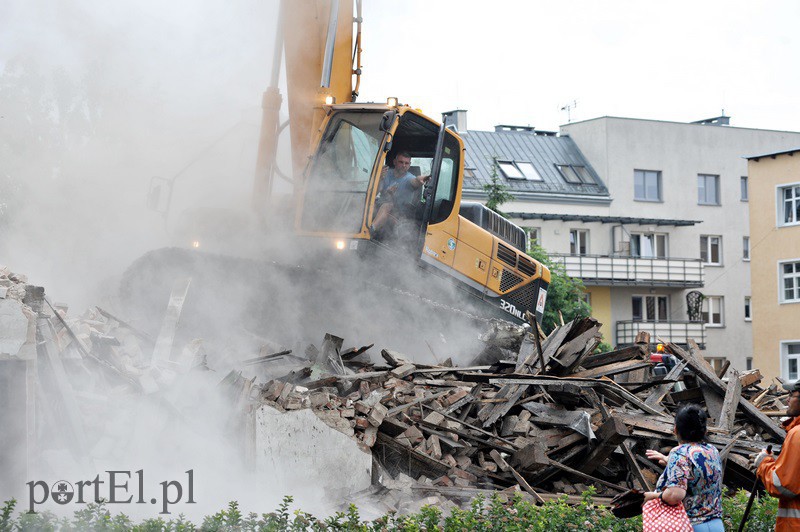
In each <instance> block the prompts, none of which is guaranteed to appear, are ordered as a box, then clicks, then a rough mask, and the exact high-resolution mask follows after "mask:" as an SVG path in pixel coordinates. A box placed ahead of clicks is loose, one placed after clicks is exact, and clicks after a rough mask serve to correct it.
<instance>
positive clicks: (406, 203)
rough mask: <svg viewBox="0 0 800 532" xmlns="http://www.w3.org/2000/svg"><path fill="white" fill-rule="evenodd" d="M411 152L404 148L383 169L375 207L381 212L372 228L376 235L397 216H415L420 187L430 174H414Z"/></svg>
mask: <svg viewBox="0 0 800 532" xmlns="http://www.w3.org/2000/svg"><path fill="white" fill-rule="evenodd" d="M410 167H411V155H410V154H409V153H408V152H405V151H401V152H400V153H398V154H397V155H396V156H395V158H394V166H393V167H392V168H389V167H388V166H387V167H385V168H384V169H383V172H382V175H381V185H380V189H379V191H378V200H377V202H376V204H375V205H376V207H377V209H378V213H377V214H376V215H375V218H374V219H373V220H372V225H371V226H370V228H369V232H370V235H371V236H372V237H373V238H380V237H381V236H382V235H383V234H384V232H385V231H386V230H387V229H388V228H389V227H391V226H392V225H393V224H394V223H395V222H396V221H397V217H398V216H412V215H413V211H414V209H415V207H416V203H417V201H416V200H417V199H418V196H419V188H420V187H421V186H423V185H424V184H425V183H427V182H428V180H429V179H430V178H431V176H429V175H426V176H419V177H417V176H415V175H414V174H412V173H411V172H409V171H408V170H409V168H410Z"/></svg>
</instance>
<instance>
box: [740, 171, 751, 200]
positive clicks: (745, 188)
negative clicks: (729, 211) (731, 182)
mask: <svg viewBox="0 0 800 532" xmlns="http://www.w3.org/2000/svg"><path fill="white" fill-rule="evenodd" d="M739 195H740V196H741V198H740V201H744V202H748V201H750V182H749V180H748V179H747V176H746V175H743V176H741V177H740V178H739Z"/></svg>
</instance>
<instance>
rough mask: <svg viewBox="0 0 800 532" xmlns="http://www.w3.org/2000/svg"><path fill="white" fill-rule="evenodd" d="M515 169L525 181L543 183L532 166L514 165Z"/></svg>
mask: <svg viewBox="0 0 800 532" xmlns="http://www.w3.org/2000/svg"><path fill="white" fill-rule="evenodd" d="M516 164H517V168H519V169H520V171H521V172H522V175H524V176H525V179H529V180H531V181H543V179H542V176H540V175H539V172H537V171H536V168H534V166H533V164H531V163H519V162H518V163H516Z"/></svg>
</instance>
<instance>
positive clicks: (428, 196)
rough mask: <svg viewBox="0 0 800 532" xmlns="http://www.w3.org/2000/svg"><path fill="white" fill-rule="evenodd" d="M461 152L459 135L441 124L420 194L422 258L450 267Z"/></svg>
mask: <svg viewBox="0 0 800 532" xmlns="http://www.w3.org/2000/svg"><path fill="white" fill-rule="evenodd" d="M461 153H462V147H461V143H460V141H459V139H458V137H456V136H455V135H454V134H453V133H452V132H451V131H449V130H448V129H446V128H445V126H444V124H442V126H441V127H440V128H439V134H438V137H437V141H436V151H435V154H434V159H433V164H432V166H431V179H430V181H429V182H428V184H427V185H426V187H425V190H424V194H423V202H424V211H423V216H422V227H421V232H420V241H421V242H420V249H421V252H422V257H426V256H427V257H428V258H430V257H432V258H433V259H435V260H436V261H437V262H439V263H442V264H443V265H445V266H450V267H452V265H453V259H454V257H455V249H456V242H457V236H458V213H457V212H455V213H454V212H453V211H454V208H455V206H456V205H457V204H458V203H459V202H460V197H459V190H460V186H459V184H460V183H459V177H460V176H461V166H462V157H461Z"/></svg>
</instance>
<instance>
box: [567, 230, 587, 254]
mask: <svg viewBox="0 0 800 532" xmlns="http://www.w3.org/2000/svg"><path fill="white" fill-rule="evenodd" d="M569 253H570V255H588V254H589V231H587V230H585V229H572V230H571V231H570V232H569Z"/></svg>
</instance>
